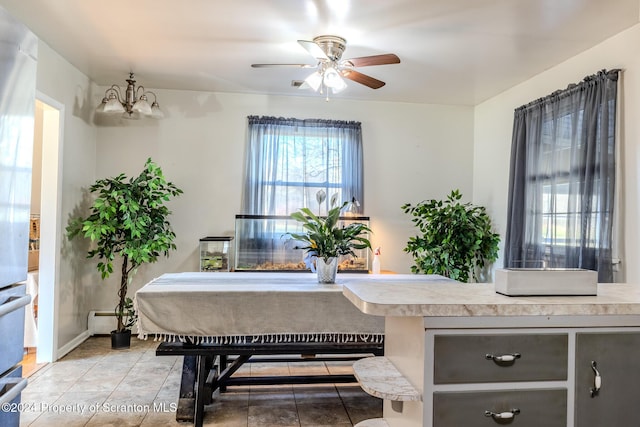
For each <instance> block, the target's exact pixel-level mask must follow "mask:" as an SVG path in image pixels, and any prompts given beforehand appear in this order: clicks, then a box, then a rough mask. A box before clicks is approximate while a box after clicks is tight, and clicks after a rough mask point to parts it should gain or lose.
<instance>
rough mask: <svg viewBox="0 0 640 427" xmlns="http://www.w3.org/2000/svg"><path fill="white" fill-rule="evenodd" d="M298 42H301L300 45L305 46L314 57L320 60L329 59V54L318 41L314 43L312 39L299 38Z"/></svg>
mask: <svg viewBox="0 0 640 427" xmlns="http://www.w3.org/2000/svg"><path fill="white" fill-rule="evenodd" d="M298 43H300V46H302V47H303V48H305V49H306V50H307V52H309V53H310V54H311V56H313V57H314V58H316V59H318V60H320V59H329V57H328V56H327V54H326V53H324V51H323V50H322V48H320V46H318V45H317V44H316V43H314V42H312V41H309V40H298Z"/></svg>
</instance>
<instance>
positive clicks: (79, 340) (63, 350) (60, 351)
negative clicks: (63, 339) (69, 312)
mask: <svg viewBox="0 0 640 427" xmlns="http://www.w3.org/2000/svg"><path fill="white" fill-rule="evenodd" d="M89 337H90V335H89V331H84V332H83V333H81V334H80V335H78V336H77V337H75V338H74V339H72V340H71V341H69V342H68V343H66V344H65V345H63V346H62V347H60V348H59V349H58V354H57V355H56V357H57V360H60V359H62V358H63V357H64V356H65V355H67V354H68V353H69V352H70V351H71V350H73V349H74V348H76V347H78V346H79V345H80V344H82V343H83V342H85V341H86V340H87V339H88V338H89Z"/></svg>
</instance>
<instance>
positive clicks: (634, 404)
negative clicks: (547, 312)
mask: <svg viewBox="0 0 640 427" xmlns="http://www.w3.org/2000/svg"><path fill="white" fill-rule="evenodd" d="M639 350H640V332H606V333H600V332H593V333H591V332H581V333H577V334H576V380H575V426H576V427H602V426H640V411H638V402H639V400H638V397H639V396H640V352H639ZM592 362H595V369H594V367H592ZM596 370H597V371H598V373H599V374H600V382H601V384H600V385H601V386H600V390H598V391H595V392H592V389H594V386H595V384H596V375H597V374H596Z"/></svg>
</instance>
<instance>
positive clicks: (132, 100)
mask: <svg viewBox="0 0 640 427" xmlns="http://www.w3.org/2000/svg"><path fill="white" fill-rule="evenodd" d="M126 80H127V88H126V89H125V91H124V95H123V92H122V89H121V88H120V86H118V85H111V87H110V88H109V89H107V90H106V91H105V92H104V98H102V102H101V103H100V105H98V108H96V113H101V114H113V115H115V114H121V115H122V117H124V118H126V119H139V118H142V117H151V118H154V119H161V118H163V117H164V113H163V112H162V110H160V105H159V104H158V100H157V97H156V94H155V93H153V92H151V91H150V90H145V88H144V86H138V87H136V81H135V80H134V76H133V73H129V78H128V79H126ZM147 95H153V102H152V103H151V104H149V100H148V97H147Z"/></svg>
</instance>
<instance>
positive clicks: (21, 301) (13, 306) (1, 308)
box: [0, 295, 31, 316]
mask: <svg viewBox="0 0 640 427" xmlns="http://www.w3.org/2000/svg"><path fill="white" fill-rule="evenodd" d="M30 302H31V295H22V296H15V295H13V296H10V297H9V298H7V300H6V301H5V302H4V303H2V304H0V316H4V315H5V314H9V313H11V312H12V311H15V310H17V309H19V308H22V307H24V306H25V305H27V304H29V303H30Z"/></svg>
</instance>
